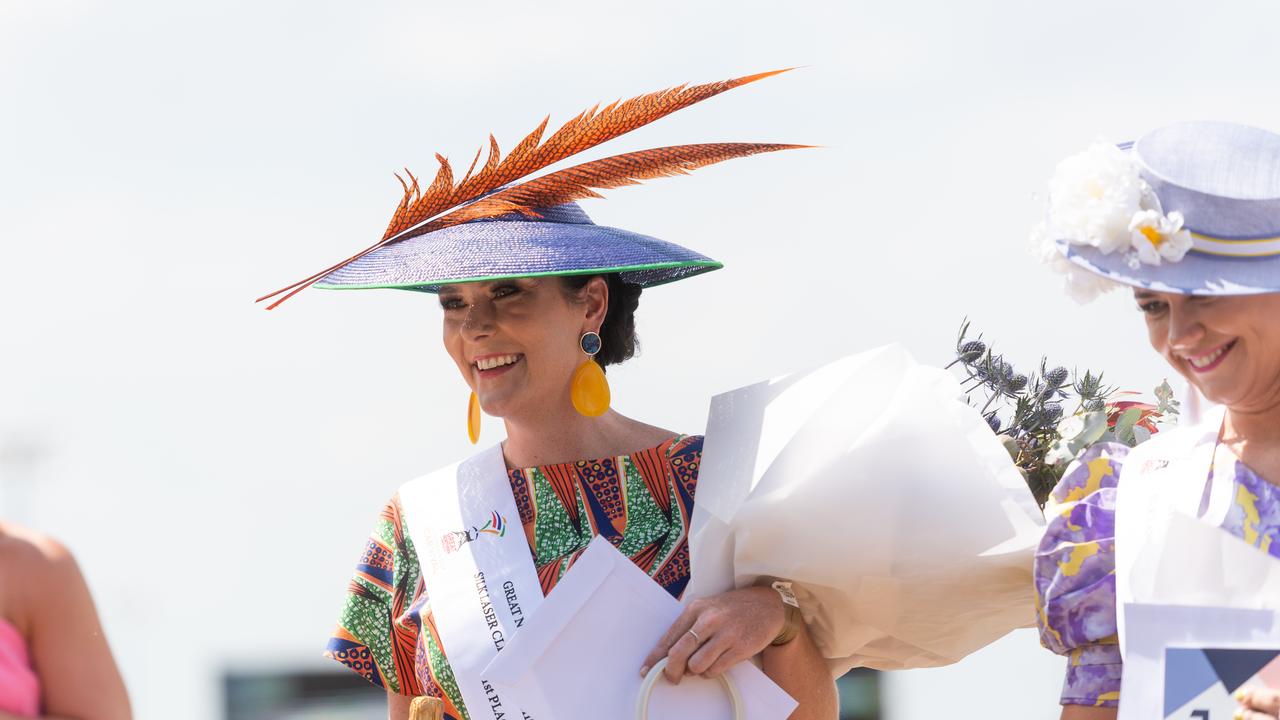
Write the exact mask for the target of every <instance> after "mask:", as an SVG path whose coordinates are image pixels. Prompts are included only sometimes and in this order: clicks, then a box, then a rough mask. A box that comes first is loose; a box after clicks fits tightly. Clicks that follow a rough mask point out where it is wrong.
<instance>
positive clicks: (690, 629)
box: [686, 628, 702, 645]
mask: <svg viewBox="0 0 1280 720" xmlns="http://www.w3.org/2000/svg"><path fill="white" fill-rule="evenodd" d="M686 632H687V633H688V634H689V635H692V636H693V641H694V642H696V643H698V644H699V645H701V644H702V638H700V637H698V633H696V632H694V631H693V628H689V629H688V630H687V631H686Z"/></svg>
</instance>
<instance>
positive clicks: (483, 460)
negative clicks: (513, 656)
mask: <svg viewBox="0 0 1280 720" xmlns="http://www.w3.org/2000/svg"><path fill="white" fill-rule="evenodd" d="M400 505H401V509H402V511H403V513H404V526H405V531H406V532H407V533H408V534H409V537H410V538H411V539H412V540H413V544H414V547H415V548H416V550H417V552H418V557H419V562H420V564H421V566H422V576H423V581H424V582H425V584H426V588H427V594H428V597H429V599H430V607H431V612H432V614H433V615H434V617H435V623H436V628H437V629H438V630H439V633H440V642H441V645H443V646H444V649H445V653H446V654H447V656H448V658H449V665H450V667H452V668H453V674H454V677H455V678H456V679H457V681H458V687H459V689H460V690H461V691H462V700H463V702H464V703H465V704H466V713H467V715H469V716H470V718H471V720H522V719H524V718H529V716H528V715H526V714H524V713H522V712H521V711H520V710H519V709H518V708H516V707H514V706H513V705H511V704H510V703H504V702H503V701H502V698H500V697H498V694H497V692H496V691H495V690H494V688H493V686H492V685H491V684H490V683H489V682H488V681H486V680H485V679H484V678H483V677H482V676H481V672H482V671H483V670H484V668H485V667H486V666H487V665H488V664H489V662H490V661H491V660H493V658H494V657H495V656H497V654H498V653H499V652H500V651H501V650H502V648H503V647H504V646H505V645H506V643H507V642H508V641H509V640H510V639H511V637H512V635H513V634H515V632H516V631H517V630H518V629H519V628H520V626H521V625H523V624H524V622H525V619H526V618H528V617H529V616H530V615H531V614H532V613H533V611H534V608H536V607H537V606H538V605H539V604H541V602H542V599H543V598H542V587H541V585H540V584H539V582H538V572H537V569H536V568H535V567H534V563H533V558H532V556H531V555H530V553H529V543H528V540H527V539H526V538H525V534H524V528H523V526H522V525H521V523H520V515H519V512H518V511H517V510H516V504H515V498H514V497H513V496H512V494H511V485H510V481H509V480H508V478H507V467H506V463H505V461H504V460H503V457H502V448H501V446H497V445H495V446H494V447H492V448H490V449H489V450H485V451H484V452H482V453H480V454H478V455H475V456H473V457H471V458H470V459H468V460H465V461H463V462H461V463H459V464H456V465H452V466H450V467H447V468H444V469H442V470H437V471H436V472H434V473H431V474H430V475H427V476H425V477H421V478H418V479H417V480H413V481H411V482H409V483H406V484H405V485H404V486H403V487H401V488H400Z"/></svg>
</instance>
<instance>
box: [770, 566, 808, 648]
mask: <svg viewBox="0 0 1280 720" xmlns="http://www.w3.org/2000/svg"><path fill="white" fill-rule="evenodd" d="M769 587H771V588H773V590H774V592H776V593H778V597H779V598H781V599H782V603H783V606H784V608H785V610H786V617H785V618H784V619H783V621H782V631H781V632H779V633H778V637H776V638H774V639H773V642H771V643H769V644H770V645H786V644H787V643H789V642H791V641H792V640H794V639H795V638H796V635H798V634H799V633H800V626H801V625H803V624H804V615H802V614H801V613H800V602H799V601H798V600H796V594H795V592H794V591H792V589H791V583H789V582H784V581H782V580H775V581H774V582H772V583H770V585H769Z"/></svg>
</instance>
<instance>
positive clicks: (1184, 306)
mask: <svg viewBox="0 0 1280 720" xmlns="http://www.w3.org/2000/svg"><path fill="white" fill-rule="evenodd" d="M1204 335H1205V331H1204V325H1203V324H1202V323H1201V322H1200V318H1199V317H1198V316H1197V314H1196V312H1195V310H1194V309H1192V308H1190V307H1188V303H1178V304H1177V305H1176V306H1174V307H1171V308H1170V309H1169V347H1170V348H1171V349H1173V350H1196V349H1202V348H1200V343H1201V341H1202V340H1204Z"/></svg>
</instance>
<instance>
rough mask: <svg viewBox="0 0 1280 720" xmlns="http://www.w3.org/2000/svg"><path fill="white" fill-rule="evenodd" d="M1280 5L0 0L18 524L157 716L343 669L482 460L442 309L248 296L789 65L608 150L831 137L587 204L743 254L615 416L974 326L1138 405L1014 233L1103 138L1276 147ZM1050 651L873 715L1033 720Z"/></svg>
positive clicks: (2, 299) (652, 347) (944, 348)
mask: <svg viewBox="0 0 1280 720" xmlns="http://www.w3.org/2000/svg"><path fill="white" fill-rule="evenodd" d="M1277 26H1280V0H1227V1H1224V2H1217V3H1208V2H1204V1H1203V0H1200V1H1198V2H1191V1H1189V0H1161V1H1160V2H1155V1H1151V0H1143V1H1142V2H1125V3H1117V2H1102V1H1101V0H1083V1H1080V2H1072V3H1026V2H1012V1H1003V2H996V1H993V0H970V1H969V2H944V1H942V0H937V1H933V2H911V1H900V2H893V3H885V2H877V3H866V2H843V3H835V2H827V3H822V2H811V1H809V2H806V1H799V0H792V1H791V2H788V3H776V2H770V3H766V2H758V1H756V0H737V1H736V2H717V3H687V2H670V1H667V0H654V1H650V2H643V3H625V4H624V3H616V2H605V1H598V2H592V3H588V2H581V1H576V2H568V1H561V0H551V1H548V0H543V1H542V2H537V3H533V2H505V1H499V0H493V1H491V2H485V3H449V4H444V3H410V2H391V1H375V2H366V3H336V2H328V1H325V0H311V1H310V2H264V1H262V0H258V1H256V2H249V1H245V0H222V1H221V2H216V3H188V2H173V1H172V0H166V1H163V2H161V1H159V0H157V1H154V2H144V1H138V0H113V1H112V2H99V1H92V0H0V242H3V246H2V247H3V253H2V254H0V266H2V267H3V278H4V279H3V282H2V283H0V308H3V315H2V317H3V323H2V324H0V363H3V365H2V367H3V373H0V503H3V510H2V511H0V512H3V515H4V516H5V517H6V518H7V519H12V520H16V521H20V522H23V523H27V524H31V525H34V526H36V527H39V528H41V529H43V530H45V531H47V532H50V533H53V534H55V535H57V536H59V537H61V538H63V539H64V540H65V541H66V542H68V543H69V544H70V545H71V546H72V548H73V549H74V550H75V551H76V553H77V554H78V556H79V558H80V560H81V563H82V565H83V567H84V570H85V573H86V574H87V576H88V578H89V580H90V581H91V583H92V585H93V588H94V590H95V592H96V594H97V597H98V601H99V604H100V609H101V612H102V615H103V618H104V621H105V622H106V626H107V630H108V632H109V634H110V636H111V640H112V642H113V644H114V646H115V649H116V652H117V656H118V659H119V661H120V663H121V665H122V666H123V668H124V671H125V674H126V676H127V680H128V682H129V685H130V688H131V690H132V694H133V697H134V702H135V707H136V709H137V715H138V717H139V718H141V719H142V720H159V719H160V718H170V717H179V716H181V717H188V718H194V719H195V720H212V719H213V718H215V717H218V712H219V705H218V703H219V699H218V698H219V696H218V693H219V687H220V686H219V682H220V678H221V674H222V673H223V672H224V671H225V670H227V669H233V668H234V669H242V670H243V669H253V668H267V669H272V668H288V667H298V666H307V665H312V666H318V665H320V664H321V663H323V662H324V661H323V660H320V659H318V655H319V652H320V650H321V649H322V647H323V644H324V641H325V638H326V637H327V634H328V632H329V630H330V628H331V624H332V622H333V620H334V619H335V617H336V613H337V611H338V610H339V607H340V603H341V599H342V593H343V590H344V587H345V584H346V578H347V576H348V574H349V572H350V570H351V567H352V563H353V562H354V561H355V560H356V559H357V556H358V553H359V552H360V550H361V547H362V545H363V539H364V537H365V535H366V533H367V532H368V529H369V527H370V525H371V523H372V522H373V521H374V519H375V517H376V515H377V512H378V510H379V508H380V506H381V504H382V503H383V502H384V501H385V500H386V499H387V498H388V497H389V496H390V495H391V493H392V492H393V491H394V489H395V488H396V487H397V486H398V485H399V484H400V483H402V482H403V481H405V480H407V479H409V478H412V477H414V476H416V475H419V474H421V473H423V472H425V471H428V470H431V469H433V468H435V467H438V466H440V465H443V464H446V463H448V462H450V461H452V460H454V459H456V458H458V457H459V456H460V455H461V454H463V453H465V452H467V450H468V447H469V446H468V445H467V442H466V436H465V435H466V434H465V429H464V412H465V404H466V391H465V386H464V384H463V382H462V380H461V379H460V378H459V377H457V372H456V370H455V369H454V368H453V366H452V364H451V363H450V362H449V360H448V359H447V357H446V356H445V354H444V352H443V351H442V350H441V348H440V347H439V340H438V339H437V338H438V327H439V310H438V309H437V307H436V306H435V304H434V303H433V299H432V298H430V297H429V296H422V295H418V294H413V293H401V292H394V291H376V292H360V293H355V292H348V293H326V292H320V291H312V292H308V293H304V294H303V295H301V296H299V297H298V298H296V299H295V300H293V301H291V302H290V303H288V304H286V305H285V306H284V307H283V308H281V309H280V310H278V311H276V312H272V313H266V312H263V311H262V310H261V309H260V308H259V307H257V306H255V305H253V303H252V300H253V298H255V297H257V296H258V295H260V294H262V293H263V292H266V291H269V290H273V289H275V288H276V287H278V286H280V285H283V284H284V283H286V282H289V281H292V280H294V279H296V278H298V277H302V276H305V275H307V274H309V273H310V272H312V271H313V270H316V269H318V268H320V267H323V266H325V265H327V264H328V263H330V262H332V261H334V260H336V259H339V258H342V257H345V256H346V255H349V254H350V253H351V252H352V251H354V250H356V249H358V248H361V247H364V246H365V245H367V244H368V243H369V242H370V241H371V240H372V239H376V237H380V235H381V232H382V230H383V229H384V228H385V226H386V222H387V219H388V218H389V216H390V213H391V211H392V209H393V208H394V206H395V204H396V202H397V201H398V199H399V186H398V185H397V184H396V182H395V180H394V179H393V178H392V173H393V172H395V171H396V170H398V169H399V168H401V167H402V166H404V165H408V166H409V167H410V168H411V169H414V170H415V172H417V173H419V174H421V175H427V176H430V175H431V174H432V172H433V171H434V160H433V153H434V152H435V151H440V152H443V153H446V154H448V155H450V156H451V157H452V158H454V159H455V162H458V163H465V162H466V161H469V159H470V156H471V154H472V153H473V152H474V151H475V149H476V148H477V147H479V145H480V144H481V143H482V142H483V141H484V140H485V138H486V136H487V133H489V132H490V131H492V132H494V133H495V134H496V135H497V137H498V139H499V142H500V143H501V144H502V147H503V148H510V147H511V146H512V145H513V144H514V143H515V142H516V141H517V140H519V139H520V138H521V137H523V136H524V134H525V133H527V132H528V131H529V130H530V129H532V128H533V127H534V125H535V124H536V123H537V122H538V121H539V120H540V119H541V118H542V117H543V116H544V115H545V114H547V113H550V114H551V115H552V123H553V126H554V125H556V124H557V123H558V122H560V121H563V120H564V119H566V118H568V117H569V116H570V115H572V114H574V113H576V112H578V111H580V110H581V109H583V108H585V107H588V106H590V105H592V104H594V103H595V102H597V101H601V100H605V101H607V100H612V99H615V98H618V97H628V96H631V95H635V94H638V93H641V92H645V91H649V90H654V89H658V88H662V87H667V86H670V85H674V84H677V83H679V82H683V81H692V82H706V81H711V80H718V79H722V78H728V77H733V76H737V75H742V74H747V73H751V72H757V71H760V70H765V69H770V68H776V67H786V66H794V65H803V66H806V68H805V69H803V70H799V71H797V72H794V73H791V74H789V75H785V76H782V77H779V78H773V79H770V80H767V81H763V82H761V83H757V84H755V85H753V86H748V87H745V88H742V89H739V90H735V91H733V92H732V93H729V94H727V95H723V96H720V97H718V98H715V99H712V100H710V101H708V102H706V103H703V104H702V105H699V106H696V107H694V108H692V109H689V110H686V111H682V112H680V113H678V114H676V115H674V116H672V117H669V118H667V119H665V120H662V121H660V122H659V123H657V124H655V125H652V126H649V127H646V128H644V129H642V130H640V131H637V132H635V133H634V134H633V135H631V136H628V137H625V138H623V139H621V140H619V141H616V142H615V143H614V144H611V145H609V146H607V147H606V148H602V149H600V150H598V151H597V152H595V153H593V154H591V155H590V156H586V157H598V156H600V155H601V154H603V153H605V152H619V151H624V150H628V149H638V148H642V147H649V146H655V145H660V144H674V143H687V142H703V141H721V140H724V141H777V142H798V143H811V144H819V145H824V146H826V147H825V149H821V150H808V151H803V152H793V153H782V154H777V155H772V156H766V157H757V158H749V159H745V160H737V161H733V162H732V163H729V164H726V165H722V166H718V167H713V168H710V169H706V170H702V171H699V172H698V173H697V174H695V175H693V176H691V177H687V178H676V179H671V180H660V181H656V182H653V183H650V184H649V185H647V186H644V187H636V188H626V189H621V190H615V191H611V192H609V193H608V195H609V199H608V200H604V201H591V202H588V203H587V204H586V206H585V207H586V209H587V211H588V212H589V213H590V214H591V215H592V216H593V217H594V219H595V220H596V221H597V222H600V223H602V224H607V225H616V226H621V227H626V228H629V229H633V230H637V231H640V232H644V233H647V234H651V235H655V236H658V237H662V238H665V239H668V240H672V241H675V242H679V243H682V244H686V245H689V246H690V247H693V248H695V249H697V250H699V251H701V252H703V253H705V254H708V255H710V256H712V257H715V258H717V259H720V260H722V261H723V262H725V264H726V269H725V270H723V271H720V272H716V273H712V274H709V275H706V276H702V277H699V278H696V279H692V280H689V281H687V282H681V283H677V284H675V285H671V286H666V287H662V288H658V289H655V290H653V291H652V292H646V293H645V295H644V297H643V298H642V302H641V309H640V313H639V330H640V334H641V337H642V339H643V342H644V353H643V355H642V356H641V357H639V358H637V359H636V360H635V361H633V362H630V363H628V364H627V365H625V366H623V367H621V368H618V369H617V370H616V371H614V372H611V373H610V376H609V377H610V382H611V383H612V386H613V395H614V399H615V406H616V407H617V408H619V409H620V410H622V411H623V412H625V413H628V414H632V415H634V416H637V417H639V418H642V419H644V420H646V421H649V422H652V423H655V424H659V425H663V426H668V427H672V428H675V429H679V430H683V431H686V432H698V431H700V430H701V428H702V427H703V424H704V422H705V411H706V401H707V398H708V397H709V396H710V395H711V394H713V393H715V392H719V391H722V390H727V389H730V388H733V387H736V386H739V385H743V384H747V383H749V382H753V381H756V380H759V379H762V378H765V377H768V376H771V375H776V374H779V373H782V372H786V371H788V370H791V369H795V368H798V367H801V366H805V365H810V364H813V363H814V362H817V361H820V360H826V359H833V358H835V357H837V356H839V355H842V354H845V353H849V352H854V351H857V350H861V349H867V348H870V347H873V346H876V345H879V344H883V343H885V342H889V341H892V340H899V341H901V342H903V343H905V344H906V345H907V346H908V347H909V348H910V349H911V350H912V351H913V352H914V353H915V354H916V355H917V357H919V358H920V359H921V360H925V361H933V362H937V361H944V360H946V359H948V357H949V352H950V349H951V345H952V342H953V338H954V332H955V329H956V327H957V325H958V324H959V323H960V321H961V319H962V318H963V317H964V316H966V315H967V316H969V317H970V318H971V319H972V320H973V322H974V325H975V328H977V329H979V330H981V331H983V332H985V333H986V334H987V335H988V336H989V337H990V338H991V339H994V340H995V341H996V342H997V344H998V347H999V348H1000V349H1003V350H1005V351H1006V352H1007V354H1008V355H1009V356H1010V358H1011V359H1013V360H1014V361H1015V362H1017V363H1021V364H1023V365H1025V366H1027V367H1030V366H1031V365H1033V364H1035V363H1037V362H1038V360H1039V358H1040V356H1041V355H1042V354H1047V355H1049V356H1050V358H1052V359H1053V360H1055V361H1057V362H1059V363H1061V364H1064V365H1067V366H1069V367H1070V366H1079V367H1084V366H1088V367H1092V368H1098V369H1103V370H1105V371H1106V373H1107V376H1108V378H1110V379H1111V380H1112V381H1114V382H1115V383H1117V384H1119V385H1122V386H1124V387H1127V388H1134V389H1139V390H1148V389H1150V388H1151V387H1154V386H1155V385H1156V384H1158V383H1159V382H1160V380H1161V379H1162V378H1163V377H1164V376H1165V375H1166V369H1165V367H1164V366H1163V365H1162V363H1161V362H1160V361H1159V359H1158V358H1156V357H1155V356H1154V354H1153V353H1152V352H1151V351H1150V350H1149V348H1147V346H1146V345H1145V338H1144V336H1143V331H1142V328H1141V322H1140V319H1139V317H1138V314H1137V312H1136V311H1135V310H1134V309H1133V308H1132V303H1131V302H1130V301H1128V300H1127V298H1126V297H1124V295H1123V294H1116V295H1113V296H1111V297H1108V298H1106V299H1104V300H1103V301H1100V302H1097V303H1095V304H1093V305H1092V306H1088V307H1080V306H1077V305H1075V304H1074V303H1073V302H1071V301H1070V300H1068V299H1067V298H1066V297H1065V295H1063V294H1062V293H1061V292H1060V290H1059V287H1058V281H1057V280H1056V278H1054V277H1052V276H1051V275H1049V274H1048V272H1047V271H1045V270H1043V269H1041V268H1040V267H1039V266H1037V265H1036V263H1035V261H1034V259H1033V258H1032V257H1031V256H1030V254H1029V252H1028V249H1027V240H1026V238H1027V234H1028V230H1029V228H1030V227H1031V225H1032V224H1033V223H1034V222H1035V221H1036V219H1037V216H1038V213H1039V208H1040V200H1041V198H1042V197H1043V189H1044V187H1045V183H1046V181H1047V178H1048V175H1049V173H1050V172H1051V171H1052V168H1053V166H1054V164H1055V163H1056V162H1057V161H1058V160H1060V159H1061V158H1062V157H1064V156H1066V155H1068V154H1070V153H1072V152H1075V151H1077V150H1079V149H1081V148H1083V147H1085V146H1086V145H1088V144H1089V143H1090V142H1091V141H1093V140H1095V139H1097V138H1105V139H1110V140H1124V139H1131V138H1133V137H1135V136H1136V135H1138V134H1140V133H1142V132H1143V131H1144V130H1147V129H1150V128H1153V127H1156V126H1159V125H1161V124H1164V123H1168V122H1172V121H1177V120H1188V119H1225V120H1235V121H1243V122H1247V123H1251V124H1255V125H1259V126H1262V127H1269V128H1273V129H1276V128H1280V92H1277V80H1276V77H1277V74H1276V73H1277V69H1280V43H1277V42H1276V41H1275V28H1276V27H1277ZM584 159H585V158H584ZM500 436H501V428H500V426H499V425H498V424H497V423H494V422H492V421H490V422H489V424H487V425H486V427H485V440H486V441H494V440H496V439H498V438H499V437H500ZM920 501H921V502H928V501H929V499H928V498H921V499H920ZM1060 672H1061V661H1060V660H1058V659H1056V658H1054V657H1052V656H1051V655H1049V654H1048V653H1047V651H1043V650H1040V649H1039V648H1038V646H1037V640H1036V638H1035V636H1034V633H1031V632H1020V633H1015V634H1014V635H1013V636H1011V637H1010V638H1008V639H1006V640H1005V641H1004V642H1002V643H1000V644H999V645H997V646H996V647H995V648H992V649H990V650H988V651H985V652H984V653H981V654H980V655H979V656H978V657H975V658H972V659H970V660H967V661H965V662H963V663H961V664H960V665H959V666H957V667H956V668H950V669H946V670H932V671H924V672H914V673H907V674H904V675H900V676H895V677H892V678H890V679H889V681H888V689H887V699H886V702H887V703H888V705H889V708H888V714H887V717H889V718H893V719H894V720H905V719H906V718H925V717H936V716H939V715H946V716H948V717H956V718H969V717H972V718H978V717H1014V716H1018V717H1024V718H1050V717H1053V716H1055V715H1056V707H1055V705H1056V693H1057V688H1058V685H1059V682H1060V680H1059V678H1060ZM178 708H181V712H179V711H178Z"/></svg>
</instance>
